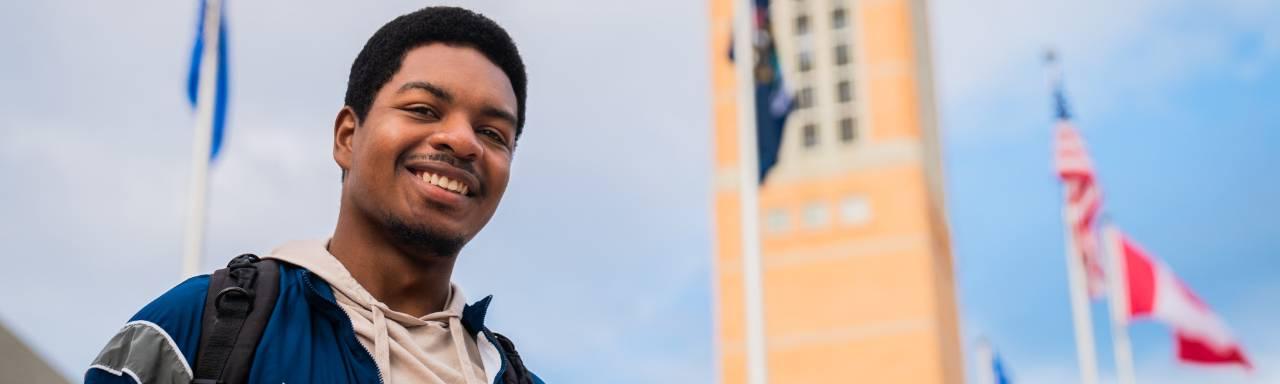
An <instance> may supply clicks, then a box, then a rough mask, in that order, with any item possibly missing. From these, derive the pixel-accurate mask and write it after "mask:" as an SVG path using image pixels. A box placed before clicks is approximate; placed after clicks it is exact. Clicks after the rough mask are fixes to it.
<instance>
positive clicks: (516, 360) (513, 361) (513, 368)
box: [492, 332, 533, 384]
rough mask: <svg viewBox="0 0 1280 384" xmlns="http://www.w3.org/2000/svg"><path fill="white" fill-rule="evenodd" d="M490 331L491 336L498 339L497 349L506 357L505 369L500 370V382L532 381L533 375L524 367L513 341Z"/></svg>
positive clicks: (527, 382) (521, 383) (525, 382)
mask: <svg viewBox="0 0 1280 384" xmlns="http://www.w3.org/2000/svg"><path fill="white" fill-rule="evenodd" d="M492 333H493V338H494V339H495V340H498V348H499V350H500V351H502V353H503V354H504V355H506V357H507V364H508V366H507V370H506V371H503V372H502V382H503V383H504V384H529V383H533V375H531V374H529V370H528V369H527V368H525V367H524V361H522V360H520V353H519V352H516V345H515V343H512V342H511V339H508V338H507V337H506V336H503V335H502V334H499V333H497V332H492Z"/></svg>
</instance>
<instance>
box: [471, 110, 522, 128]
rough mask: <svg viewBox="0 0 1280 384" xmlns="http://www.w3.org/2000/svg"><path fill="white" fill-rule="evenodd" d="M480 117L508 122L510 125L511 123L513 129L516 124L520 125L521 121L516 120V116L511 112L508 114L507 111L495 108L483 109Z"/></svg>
mask: <svg viewBox="0 0 1280 384" xmlns="http://www.w3.org/2000/svg"><path fill="white" fill-rule="evenodd" d="M480 115H481V116H485V117H492V118H496V119H502V120H506V121H507V122H508V123H511V126H513V127H514V126H516V124H519V120H518V119H516V115H513V114H511V112H507V110H505V109H502V108H498V107H494V106H485V107H484V108H481V109H480Z"/></svg>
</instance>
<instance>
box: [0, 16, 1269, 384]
mask: <svg viewBox="0 0 1280 384" xmlns="http://www.w3.org/2000/svg"><path fill="white" fill-rule="evenodd" d="M455 4H458V5H464V6H467V7H470V8H473V9H476V10H478V11H480V12H482V13H485V14H487V15H489V16H490V17H492V18H494V19H495V20H497V21H498V22H499V23H501V24H502V25H503V26H505V27H506V28H507V29H508V30H509V31H510V32H511V34H512V35H513V36H514V37H515V39H516V41H517V43H518V44H519V45H520V48H521V50H522V53H523V55H524V57H525V61H526V64H527V66H528V72H529V77H530V84H529V101H528V103H529V105H528V123H527V125H526V130H525V134H524V136H522V139H521V147H520V151H519V152H518V153H517V154H516V157H515V161H514V164H513V170H512V180H511V184H510V186H509V190H508V192H507V194H506V198H505V200H504V202H503V204H502V207H501V208H499V211H498V214H497V215H496V216H495V217H494V219H493V221H492V222H491V223H490V224H489V226H488V227H487V228H486V229H485V230H484V231H483V232H482V233H481V234H480V236H478V237H477V238H476V239H475V240H474V241H473V242H472V244H471V245H469V246H468V247H467V248H466V249H465V250H464V251H463V255H462V257H461V258H460V262H459V265H458V267H457V273H455V279H456V281H457V282H458V283H460V284H461V285H462V286H463V287H464V291H465V292H467V295H468V296H469V297H471V298H472V299H477V298H479V297H482V296H483V295H487V294H494V295H495V301H494V306H493V307H492V309H491V312H490V313H491V316H490V320H491V324H490V325H491V326H492V327H493V328H494V329H497V330H499V331H500V332H503V333H504V334H507V335H508V336H510V337H512V338H513V339H514V340H515V341H516V342H517V343H518V346H519V347H520V350H521V352H522V353H521V355H522V356H523V357H524V358H525V359H526V363H527V364H528V365H529V366H530V367H532V368H534V369H535V371H536V372H538V373H539V375H540V376H542V377H544V378H546V379H549V380H551V381H553V382H567V383H581V382H593V381H595V380H593V379H597V378H599V377H604V376H606V375H607V376H608V377H612V378H617V379H616V380H614V382H620V383H655V382H663V383H702V382H711V381H713V380H715V377H716V376H715V375H716V374H715V372H714V366H715V365H714V353H715V349H714V347H713V345H712V344H711V343H712V340H713V337H712V334H713V326H714V325H713V324H712V310H711V308H712V302H711V293H710V292H711V286H712V282H711V280H710V278H711V276H712V272H711V270H710V268H711V235H712V231H713V230H714V228H712V226H711V209H710V205H709V204H710V197H711V167H712V165H711V164H712V157H711V156H712V154H711V152H710V151H711V144H710V139H711V137H710V135H711V121H710V102H709V94H708V91H707V89H708V88H709V84H710V80H709V79H708V72H709V65H708V62H707V60H709V59H710V58H711V57H712V55H711V54H709V53H708V52H707V49H708V48H707V47H708V46H709V44H710V42H709V38H710V36H709V35H708V31H709V28H708V27H707V26H706V19H707V9H706V4H704V3H702V2H698V1H675V0H660V1H644V2H634V1H631V2H624V1H615V0H598V1H573V0H542V1H537V2H514V1H505V2H504V1H497V0H478V1H468V2H461V3H455ZM930 4H931V9H930V12H929V16H930V26H931V33H932V43H933V47H932V49H933V52H934V67H935V72H936V79H937V84H935V86H936V89H937V91H938V93H937V95H938V100H937V105H938V107H939V113H940V126H941V130H942V132H943V139H944V143H943V144H944V145H943V148H944V151H945V152H944V161H945V165H944V166H945V171H946V188H947V205H948V210H947V213H948V220H949V225H950V228H951V233H952V237H953V245H954V249H953V253H954V256H955V261H956V273H957V279H956V281H957V284H958V286H957V295H958V300H959V302H960V310H961V327H962V334H963V340H962V343H963V344H964V345H965V346H966V348H967V347H969V346H972V345H973V343H974V341H975V340H977V339H978V338H980V337H981V338H985V339H987V340H989V341H990V342H991V344H992V345H993V346H994V347H995V348H996V350H997V351H998V352H999V353H1000V354H1001V356H1002V357H1003V358H1004V360H1005V362H1006V364H1007V366H1008V367H1009V369H1010V371H1012V376H1013V378H1014V379H1015V380H1017V381H1018V382H1033V383H1068V382H1076V381H1077V379H1076V376H1075V375H1076V371H1075V370H1076V368H1075V361H1074V358H1075V351H1074V348H1073V344H1072V336H1071V324H1070V314H1069V307H1068V302H1067V292H1066V281H1065V271H1064V270H1063V269H1064V268H1063V261H1062V260H1063V255H1062V236H1061V234H1062V229H1061V222H1060V216H1059V199H1060V193H1059V191H1058V188H1059V186H1058V184H1057V183H1056V181H1055V180H1054V179H1053V176H1052V173H1051V170H1050V155H1049V145H1050V144H1049V133H1050V128H1051V120H1050V118H1051V114H1050V103H1049V98H1048V91H1047V87H1046V84H1045V78H1044V72H1043V69H1042V68H1041V65H1040V62H1039V60H1040V55H1041V53H1042V51H1043V50H1044V49H1045V48H1046V47H1050V46H1052V47H1055V48H1056V49H1057V50H1058V51H1059V53H1060V56H1061V57H1062V58H1063V61H1064V69H1065V75H1066V87H1067V93H1068V97H1069V98H1070V100H1071V104H1072V108H1073V112H1075V115H1076V116H1077V120H1076V122H1077V124H1078V126H1079V128H1080V130H1081V131H1082V133H1083V135H1084V137H1085V139H1086V140H1088V142H1089V145H1090V149H1091V150H1092V151H1093V155H1094V159H1095V164H1096V166H1097V168H1098V172H1099V174H1100V178H1101V183H1102V188H1103V189H1104V193H1105V194H1106V196H1105V199H1106V202H1105V204H1106V208H1105V209H1106V211H1107V214H1108V216H1109V217H1110V218H1111V219H1112V220H1113V221H1114V222H1115V223H1116V224H1117V225H1120V226H1121V227H1122V228H1123V229H1124V230H1126V231H1127V232H1128V233H1129V234H1131V235H1132V236H1133V237H1134V239H1135V240H1137V241H1138V242H1140V243H1142V244H1143V245H1144V246H1145V247H1146V248H1147V249H1148V250H1150V251H1151V252H1152V253H1154V254H1155V255H1157V256H1158V257H1161V258H1163V259H1164V260H1166V261H1167V262H1168V263H1169V264H1170V265H1171V266H1172V267H1173V269H1174V270H1175V271H1176V272H1177V273H1178V274H1179V275H1180V276H1181V277H1182V278H1183V279H1184V280H1185V281H1186V282H1187V283H1188V285H1190V287H1191V288H1192V289H1194V290H1195V291H1196V292H1197V293H1198V294H1200V295H1201V296H1202V297H1203V298H1204V299H1205V300H1206V301H1207V302H1208V303H1209V304H1210V305H1211V306H1213V307H1214V309H1215V310H1217V311H1218V312H1219V313H1220V314H1221V315H1222V316H1223V317H1224V318H1225V319H1226V321H1227V322H1228V324H1230V325H1231V327H1232V329H1233V330H1234V332H1235V333H1236V334H1237V335H1238V336H1239V337H1240V338H1241V339H1242V340H1244V346H1245V348H1246V352H1247V353H1249V354H1250V356H1251V357H1252V359H1253V360H1254V362H1255V365H1257V366H1258V369H1257V370H1256V371H1254V372H1252V373H1251V374H1244V373H1241V372H1239V371H1238V370H1232V369H1216V368H1197V367H1186V366H1179V365H1176V364H1175V363H1174V362H1173V349H1172V346H1171V345H1170V339H1171V337H1170V336H1169V334H1168V332H1167V330H1166V329H1165V328H1163V327H1162V326H1159V325H1158V324H1138V325H1135V326H1134V327H1133V328H1132V337H1133V341H1134V346H1135V357H1136V361H1137V371H1138V375H1139V378H1140V379H1142V380H1143V381H1144V382H1159V383H1175V384H1177V383H1199V382H1217V383H1231V382H1240V383H1263V382H1280V368H1277V367H1280V330H1276V329H1275V327H1274V326H1271V324H1273V323H1274V321H1272V320H1273V319H1275V318H1276V317H1277V315H1280V310H1276V309H1271V308H1268V307H1269V305H1268V304H1269V303H1271V302H1273V301H1274V300H1273V299H1272V298H1274V297H1276V296H1277V295H1280V280H1277V279H1276V278H1275V277H1276V276H1280V258H1277V257H1275V254H1276V252H1277V251H1276V250H1280V236H1277V235H1280V225H1277V224H1276V223H1275V218H1276V217H1280V202H1278V201H1276V200H1275V199H1271V197H1272V196H1277V195H1280V181H1277V180H1276V179H1274V178H1270V177H1268V176H1269V175H1271V174H1273V173H1274V172H1268V171H1270V165H1271V164H1280V154H1277V152H1276V151H1273V150H1271V149H1272V148H1280V130H1277V129H1276V128H1280V127H1277V123H1276V122H1277V121H1280V108H1275V107H1274V106H1275V105H1280V4H1276V3H1275V2H1268V1H1263V0H1256V1H1255V0H1235V1H1220V2H1214V3H1213V4H1208V3H1206V2H1197V1H1183V0H1171V1H1154V0H1139V1H1131V2H1121V3H1116V2H1110V1H1102V0H1081V1H1042V2H1028V1H1018V0H934V1H932V2H930ZM422 5H423V3H422V2H408V1H383V2H376V3H372V2H353V1H334V0H321V1H300V0H280V1H272V2H262V1H258V2H251V1H230V2H229V5H228V9H227V18H228V23H229V27H230V35H229V38H230V51H231V54H230V55H231V56H230V61H231V65H232V68H231V76H232V94H231V101H232V106H231V108H230V115H229V116H228V129H229V133H228V136H227V137H226V141H225V142H224V147H223V152H222V154H221V157H220V158H219V160H218V162H217V163H216V164H215V165H214V166H213V168H212V171H211V178H210V193H209V196H210V201H209V225H208V234H207V237H206V249H205V250H206V255H209V256H208V257H206V259H205V260H204V262H203V266H204V269H206V270H212V269H214V268H216V267H218V266H220V265H222V264H224V263H225V261H226V260H228V259H229V258H230V257H232V256H235V255H237V254H240V253H243V252H250V251H251V252H260V253H263V252H268V251H269V250H271V249H272V248H273V247H274V246H276V245H279V244H280V243H283V242H285V241H287V240H291V239H299V238H323V237H326V236H328V235H329V234H330V233H331V232H332V230H333V226H334V223H335V220H336V214H337V200H338V192H339V190H338V187H339V183H338V178H339V172H338V168H337V166H336V165H335V164H334V163H333V162H332V157H331V153H330V145H331V136H330V135H331V130H332V121H333V118H334V116H335V114H336V112H337V110H338V109H339V108H340V107H341V100H342V94H343V91H344V89H345V79H346V75H347V70H348V67H349V65H350V62H351V60H352V59H353V58H354V57H355V54H356V53H357V52H358V50H359V48H360V47H361V45H362V44H363V42H364V40H365V39H367V38H368V36H369V35H370V34H371V33H372V32H373V31H374V30H375V29H376V28H377V27H379V26H380V25H381V24H382V23H384V22H386V21H388V20H390V19H391V18H393V17H395V16H397V15H399V14H402V13H405V12H408V11H411V10H414V9H416V8H418V7H420V6H422ZM195 11H196V10H195V1H189V2H182V1H155V0H151V1H144V0H122V1H114V2H94V1H83V0H59V1H45V2H3V3H0V25H2V26H3V27H0V28H3V33H0V52H4V55H5V56H4V59H3V60H0V179H2V180H4V185H5V187H4V188H0V212H3V214H2V215H0V240H2V244H6V245H7V246H8V249H7V252H5V254H4V256H0V257H2V258H3V261H4V265H5V268H0V287H2V288H3V289H0V322H2V323H3V324H4V325H5V326H7V327H9V328H10V329H12V330H13V331H14V332H15V333H16V334H17V335H18V336H19V337H22V338H23V339H24V340H25V341H26V342H27V343H29V344H31V345H32V347H33V348H34V349H35V350H36V351H37V352H39V353H40V354H41V355H43V356H44V357H45V358H47V359H48V360H49V361H50V362H51V363H52V364H53V365H54V367H55V368H56V369H57V370H59V371H60V372H62V373H64V374H65V375H66V376H67V377H69V378H76V377H79V376H80V375H81V374H82V372H83V369H84V367H85V366H86V365H87V364H88V362H89V361H90V360H92V358H93V357H94V356H95V355H96V353H97V351H98V350H99V349H100V348H101V346H102V345H103V343H105V342H106V340H107V339H108V338H109V337H110V336H111V335H112V334H113V333H114V332H115V331H116V330H117V329H118V328H119V326H120V325H121V324H123V323H124V322H125V321H126V320H127V319H128V318H129V317H130V316H131V315H132V314H133V313H134V312H135V311H136V310H137V309H138V308H140V307H141V306H142V305H144V304H145V303H146V302H148V301H149V300H151V299H152V298H154V297H155V296H156V295H158V294H159V293H160V292H163V291H164V290H166V289H167V288H169V287H171V286H173V285H175V284H176V283H178V282H179V281H180V279H181V276H180V274H179V269H180V255H181V250H182V225H183V220H182V217H183V214H184V209H185V203H186V200H185V196H186V195H185V193H186V188H187V173H188V169H187V168H188V163H189V158H190V155H189V151H190V142H191V135H190V133H191V127H192V125H193V119H192V114H191V111H190V108H189V106H188V105H187V102H186V96H185V89H184V87H185V81H186V70H187V66H188V62H187V60H189V57H188V56H189V54H190V47H191V38H192V32H193V31H194V28H195V27H194V21H195V19H194V17H195ZM1272 307H1273V306H1272ZM1093 310H1094V317H1095V322H1094V323H1095V328H1096V329H1097V336H1098V341H1099V353H1100V354H1099V360H1100V365H1101V368H1102V372H1103V373H1104V377H1108V378H1109V377H1110V376H1109V375H1110V373H1111V372H1113V369H1112V367H1111V364H1110V359H1111V356H1110V354H1109V353H1107V351H1109V350H1110V344H1109V341H1108V340H1109V337H1108V333H1107V330H1106V329H1105V328H1106V327H1105V324H1106V322H1105V317H1104V315H1105V312H1104V311H1105V306H1103V305H1101V304H1098V305H1095V306H1094V307H1093ZM966 365H967V366H971V365H972V364H970V363H966ZM970 373H972V372H970Z"/></svg>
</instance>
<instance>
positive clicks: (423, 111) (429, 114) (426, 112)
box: [405, 107, 440, 119]
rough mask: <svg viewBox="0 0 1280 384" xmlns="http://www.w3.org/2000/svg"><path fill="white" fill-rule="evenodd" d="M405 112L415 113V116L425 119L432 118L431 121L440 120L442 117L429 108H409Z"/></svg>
mask: <svg viewBox="0 0 1280 384" xmlns="http://www.w3.org/2000/svg"><path fill="white" fill-rule="evenodd" d="M405 110H406V111H409V112H413V114H415V115H418V116H421V117H425V118H430V119H438V118H440V115H439V114H437V113H436V110H434V109H431V108H427V107H409V108H405Z"/></svg>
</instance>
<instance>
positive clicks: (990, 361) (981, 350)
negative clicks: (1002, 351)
mask: <svg viewBox="0 0 1280 384" xmlns="http://www.w3.org/2000/svg"><path fill="white" fill-rule="evenodd" d="M973 352H974V355H975V356H974V363H975V364H977V367H975V369H974V372H975V373H976V376H978V384H996V376H995V372H993V371H992V369H991V367H992V366H994V365H995V352H993V351H992V350H991V344H988V343H987V340H986V339H979V340H978V345H977V346H975V347H974V351H973Z"/></svg>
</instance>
